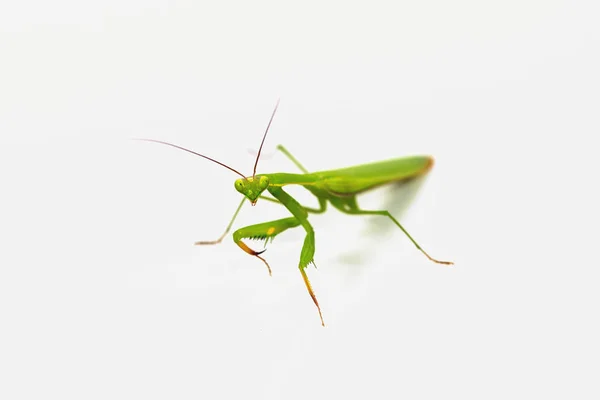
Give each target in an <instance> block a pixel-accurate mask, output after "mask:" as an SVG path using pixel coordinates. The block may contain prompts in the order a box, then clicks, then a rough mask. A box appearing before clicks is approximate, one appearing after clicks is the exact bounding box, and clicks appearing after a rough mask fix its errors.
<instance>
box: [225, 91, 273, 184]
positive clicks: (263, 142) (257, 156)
mask: <svg viewBox="0 0 600 400" xmlns="http://www.w3.org/2000/svg"><path fill="white" fill-rule="evenodd" d="M277 107H279V99H277V104H275V109H274V110H273V114H271V119H270V120H269V125H267V129H266V130H265V134H264V135H263V138H262V142H260V147H259V148H258V154H257V155H256V161H255V162H254V171H253V172H252V179H254V176H255V175H256V166H257V165H258V159H259V158H260V152H261V150H262V148H263V144H265V139H266V138H267V133H268V132H269V127H271V122H273V117H274V116H275V112H276V111H277ZM219 164H220V163H219Z"/></svg>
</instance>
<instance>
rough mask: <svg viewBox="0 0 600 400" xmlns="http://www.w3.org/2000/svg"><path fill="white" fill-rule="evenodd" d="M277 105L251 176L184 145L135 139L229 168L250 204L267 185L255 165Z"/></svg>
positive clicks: (236, 186)
mask: <svg viewBox="0 0 600 400" xmlns="http://www.w3.org/2000/svg"><path fill="white" fill-rule="evenodd" d="M278 106H279V100H277V104H276V105H275V109H274V110H273V114H271V119H270V120H269V124H268V125H267V129H266V130H265V134H264V135H263V138H262V142H260V148H259V149H258V154H257V155H256V161H255V162H254V171H253V172H252V176H251V177H246V176H244V174H242V173H241V172H239V171H238V170H236V169H233V168H231V167H230V166H229V165H226V164H223V163H222V162H220V161H217V160H215V159H214V158H210V157H207V156H205V155H204V154H200V153H196V152H195V151H192V150H189V149H186V148H185V147H181V146H178V145H176V144H172V143H167V142H163V141H161V140H154V139H135V140H143V141H146V142H154V143H160V144H164V145H167V146H171V147H175V148H177V149H179V150H183V151H187V152H188V153H191V154H194V155H196V156H199V157H202V158H205V159H207V160H209V161H212V162H214V163H215V164H219V165H220V166H222V167H225V168H227V169H228V170H230V171H232V172H235V173H236V174H238V175H239V176H241V177H242V179H238V180H236V181H235V189H236V190H237V191H238V192H240V193H241V194H243V195H244V196H246V197H247V198H248V200H250V202H251V203H252V205H255V204H256V200H257V199H258V197H259V196H260V195H261V193H262V192H264V191H265V189H266V188H267V187H268V186H269V177H268V176H265V175H258V176H257V175H256V166H257V165H258V160H259V158H260V152H261V150H262V148H263V145H264V144H265V139H266V138H267V133H268V132H269V127H270V126H271V122H273V117H274V116H275V112H276V111H277V107H278Z"/></svg>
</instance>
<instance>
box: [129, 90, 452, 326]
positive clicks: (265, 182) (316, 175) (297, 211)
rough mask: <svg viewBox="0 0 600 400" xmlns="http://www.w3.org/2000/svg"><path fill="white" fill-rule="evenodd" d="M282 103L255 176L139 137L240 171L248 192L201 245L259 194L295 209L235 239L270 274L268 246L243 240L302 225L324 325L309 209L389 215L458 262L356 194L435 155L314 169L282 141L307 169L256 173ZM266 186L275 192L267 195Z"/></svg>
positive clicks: (413, 170) (303, 261)
mask: <svg viewBox="0 0 600 400" xmlns="http://www.w3.org/2000/svg"><path fill="white" fill-rule="evenodd" d="M278 106H279V100H278V101H277V104H276V105H275V108H274V110H273V113H272V114H271V118H270V120H269V123H268V125H267V129H266V130H265V133H264V135H263V137H262V141H261V143H260V147H259V149H258V154H257V155H256V161H255V162H254V170H253V171H252V176H245V175H244V174H242V173H240V172H239V171H237V170H235V169H233V168H231V167H230V166H228V165H226V164H224V163H222V162H220V161H217V160H215V159H213V158H210V157H207V156H205V155H203V154H200V153H197V152H195V151H192V150H189V149H186V148H184V147H181V146H178V145H175V144H172V143H168V142H163V141H160V140H154V139H136V140H142V141H147V142H154V143H159V144H163V145H167V146H171V147H175V148H177V149H180V150H183V151H186V152H188V153H191V154H194V155H196V156H199V157H202V158H204V159H207V160H209V161H212V162H213V163H216V164H219V165H221V166H222V167H225V168H227V169H229V170H230V171H232V172H234V173H236V174H238V175H239V176H240V177H241V178H239V179H237V180H236V181H235V183H234V187H235V189H236V190H237V191H238V192H239V193H241V194H242V195H243V197H242V200H241V202H240V204H239V205H238V207H237V209H236V211H235V213H234V214H233V217H232V218H231V221H230V222H229V224H228V225H227V227H226V228H225V232H224V233H223V234H222V235H221V236H220V237H219V238H218V239H216V240H209V241H198V242H195V244H196V245H214V244H218V243H221V241H222V240H223V238H225V236H226V235H227V234H228V233H229V231H230V230H231V227H232V226H233V223H234V221H235V219H236V217H237V216H238V214H239V212H240V210H241V208H242V206H243V205H244V203H245V201H246V200H248V201H250V203H251V204H252V205H253V206H254V205H255V204H256V202H257V201H258V199H263V200H266V201H270V202H273V203H277V204H280V205H282V206H284V207H285V208H287V210H288V211H289V212H290V214H291V216H290V217H288V218H282V219H278V220H275V221H269V222H263V223H260V224H255V225H250V226H246V227H243V228H240V229H238V230H236V231H235V232H234V233H233V241H234V242H235V244H237V245H238V246H239V247H240V248H241V249H242V250H243V251H244V252H246V253H248V254H250V255H251V256H254V257H256V258H258V259H259V260H261V261H262V262H263V263H264V264H265V265H266V267H267V270H268V271H269V275H271V267H270V266H269V263H268V262H267V261H266V260H265V259H264V258H263V257H261V254H262V253H264V252H265V250H266V249H264V250H262V251H255V250H253V249H251V248H250V247H248V245H247V244H246V243H245V242H244V239H259V240H264V241H267V240H269V239H271V240H273V238H275V236H277V235H279V234H280V233H282V232H284V231H286V230H288V229H291V228H296V227H299V226H301V227H302V229H304V231H305V232H306V236H305V238H304V244H303V245H302V250H301V251H300V262H299V264H298V269H299V270H300V274H301V275H302V279H303V280H304V284H305V286H306V289H307V290H308V293H309V295H310V297H311V298H312V300H313V302H314V304H315V306H316V307H317V310H318V312H319V318H320V320H321V325H322V326H325V322H324V320H323V314H322V313H321V307H320V306H319V302H318V300H317V297H316V295H315V293H314V291H313V289H312V286H311V284H310V281H309V280H308V276H307V275H306V268H307V267H308V266H309V265H310V264H311V263H312V264H314V254H315V231H314V229H313V227H312V225H311V224H310V222H309V219H308V216H309V214H321V213H324V212H325V211H326V209H327V203H331V205H332V206H333V207H335V208H336V209H338V210H339V211H341V212H343V213H346V214H350V215H380V216H383V217H387V218H389V219H390V221H391V222H392V223H394V224H395V225H396V226H397V227H398V228H399V229H400V230H401V231H402V232H404V234H405V235H406V236H407V237H408V239H410V241H411V242H412V243H413V244H414V245H415V246H416V248H417V249H418V250H420V251H421V252H422V253H423V254H424V255H425V256H426V257H427V258H428V259H429V260H431V261H433V262H435V263H438V264H445V265H452V264H453V263H452V262H450V261H440V260H437V259H435V258H433V257H431V256H430V255H429V254H428V253H427V252H426V251H425V250H423V248H422V247H421V246H420V245H419V244H418V243H417V242H416V241H415V239H413V238H412V236H411V235H410V234H409V233H408V231H407V230H406V229H405V228H404V227H403V226H402V225H401V224H400V222H398V220H397V219H396V218H394V217H393V216H392V215H391V214H390V213H389V212H388V211H386V210H363V209H361V208H360V207H359V206H358V203H357V200H356V197H357V195H359V194H361V193H364V192H367V191H369V190H372V189H374V188H376V187H380V186H382V185H386V184H391V183H398V182H406V181H409V180H411V179H414V178H417V177H419V176H422V175H424V174H426V173H427V172H428V171H429V170H430V169H431V168H432V167H433V158H432V157H430V156H410V157H403V158H395V159H390V160H385V161H379V162H373V163H369V164H362V165H357V166H353V167H347V168H341V169H333V170H327V171H318V172H309V171H308V170H307V169H306V168H304V166H303V165H302V164H301V163H300V162H299V161H298V160H297V159H296V158H295V157H294V156H293V155H292V154H291V153H290V152H289V151H288V150H287V149H286V148H285V147H283V146H282V145H278V146H277V149H278V150H279V151H281V152H282V153H283V154H284V155H285V156H286V157H287V158H289V159H290V160H291V162H292V163H294V165H296V167H298V169H300V170H301V171H302V173H301V174H293V173H274V174H259V175H257V174H256V168H257V166H258V160H259V159H260V154H261V151H262V148H263V145H264V143H265V139H266V138H267V133H268V132H269V128H270V127H271V123H272V122H273V118H274V117H275V113H276V112H277V108H278ZM287 185H300V186H302V187H304V188H305V189H306V190H308V191H309V192H310V193H312V194H313V195H314V196H315V197H316V198H317V200H318V202H319V208H311V207H306V206H303V205H301V204H300V203H299V202H298V201H297V200H296V199H294V198H293V197H292V196H290V195H289V194H288V193H287V192H286V191H285V190H284V189H283V187H284V186H287ZM265 190H266V191H267V192H269V193H270V194H271V196H273V197H268V196H265V195H263V193H264V192H265Z"/></svg>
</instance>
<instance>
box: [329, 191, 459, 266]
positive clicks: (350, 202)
mask: <svg viewBox="0 0 600 400" xmlns="http://www.w3.org/2000/svg"><path fill="white" fill-rule="evenodd" d="M331 202H332V203H333V205H334V206H335V207H336V208H337V209H339V210H340V211H342V212H344V213H346V214H351V215H382V216H385V217H388V218H389V219H391V220H392V222H393V223H394V224H396V226H397V227H398V228H400V230H401V231H402V232H404V234H405V235H406V236H407V237H408V238H409V239H410V241H411V242H412V243H413V244H414V245H415V247H416V248H417V249H419V250H420V251H421V253H423V254H424V255H425V256H426V257H427V258H429V259H430V260H431V261H433V262H435V263H438V264H444V265H453V264H454V263H453V262H451V261H441V260H437V259H435V258H433V257H431V256H430V255H429V254H427V252H426V251H425V250H423V248H422V247H421V246H420V245H419V243H417V241H416V240H415V239H413V237H412V236H411V235H410V233H408V231H407V230H406V229H404V227H403V226H402V224H400V222H398V220H397V219H396V218H394V217H393V216H392V214H390V212H389V211H386V210H375V211H371V210H361V209H360V208H358V205H357V204H356V197H355V196H352V197H349V198H347V199H341V198H338V199H335V200H333V199H332V200H331Z"/></svg>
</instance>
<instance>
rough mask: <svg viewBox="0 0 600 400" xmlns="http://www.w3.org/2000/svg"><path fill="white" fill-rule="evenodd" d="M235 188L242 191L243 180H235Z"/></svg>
mask: <svg viewBox="0 0 600 400" xmlns="http://www.w3.org/2000/svg"><path fill="white" fill-rule="evenodd" d="M234 185H235V190H237V191H238V192H242V191H243V190H244V182H242V180H241V179H238V180H236V181H235V184H234Z"/></svg>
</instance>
